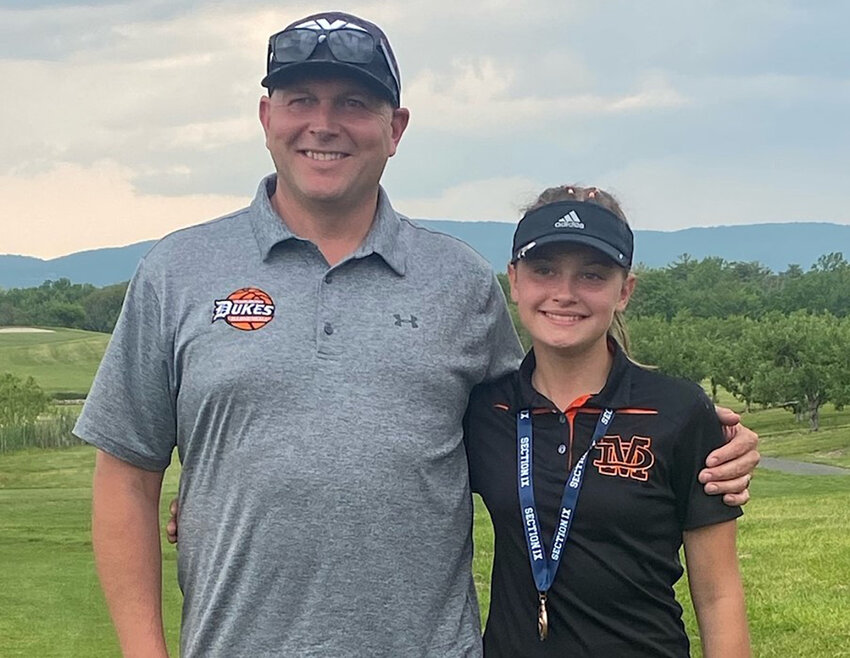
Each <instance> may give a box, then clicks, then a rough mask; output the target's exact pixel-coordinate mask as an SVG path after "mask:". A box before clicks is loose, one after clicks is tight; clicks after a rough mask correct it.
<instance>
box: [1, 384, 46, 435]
mask: <svg viewBox="0 0 850 658" xmlns="http://www.w3.org/2000/svg"><path fill="white" fill-rule="evenodd" d="M46 409H47V396H46V395H45V394H44V391H42V390H41V388H40V387H39V386H38V384H36V382H35V380H34V379H33V378H32V377H27V379H26V380H22V379H20V378H19V377H16V376H15V375H12V374H11V373H8V372H7V373H3V374H2V375H0V427H10V426H13V425H31V424H32V423H34V422H35V420H36V419H37V418H38V415H39V414H40V413H43V412H44V411H45V410H46Z"/></svg>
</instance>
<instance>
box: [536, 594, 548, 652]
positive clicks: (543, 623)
mask: <svg viewBox="0 0 850 658" xmlns="http://www.w3.org/2000/svg"><path fill="white" fill-rule="evenodd" d="M548 636H549V615H548V613H547V612H546V592H540V604H539V605H538V606H537V637H539V638H540V641H541V642H542V641H543V640H545V639H546V638H547V637H548Z"/></svg>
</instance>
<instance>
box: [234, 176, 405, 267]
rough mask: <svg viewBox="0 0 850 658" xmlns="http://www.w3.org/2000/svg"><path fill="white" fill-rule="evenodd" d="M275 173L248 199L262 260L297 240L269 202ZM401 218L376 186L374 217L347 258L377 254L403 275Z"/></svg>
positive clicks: (265, 179) (403, 252) (385, 194)
mask: <svg viewBox="0 0 850 658" xmlns="http://www.w3.org/2000/svg"><path fill="white" fill-rule="evenodd" d="M276 184H277V175H276V174H270V175H268V176H266V177H265V178H264V179H263V180H262V181H260V186H259V188H258V189H257V194H256V196H254V200H253V201H252V202H251V206H250V210H251V224H252V227H253V229H254V237H255V238H256V240H257V246H258V247H259V249H260V257H261V258H262V259H263V260H264V261H265V260H267V259H268V257H269V256H270V254H271V251H272V249H273V248H274V247H275V246H276V245H278V244H280V243H281V242H285V241H287V240H301V239H302V238H299V237H298V236H297V235H295V234H294V233H293V232H292V231H290V230H289V227H287V225H286V222H285V221H283V220H282V219H281V217H280V215H278V214H277V211H276V210H275V209H274V207H273V206H272V204H271V195H272V194H274V190H275V186H276ZM401 222H402V220H401V217H400V216H399V215H398V213H396V211H395V210H394V209H393V207H392V205H391V204H390V200H389V198H388V197H387V193H386V192H385V191H384V189H383V188H382V187H379V188H378V207H377V210H376V212H375V219H374V220H373V222H372V226H371V228H370V229H369V232H368V233H367V234H366V237H365V238H364V240H363V242H362V244H361V245H360V246H359V247H358V248H357V249H356V250H355V251H354V253H353V254H352V255H351V257H350V258H366V257H367V256H370V255H372V254H377V255H379V256H380V257H381V258H382V259H383V260H384V261H385V262H386V263H387V265H389V266H390V267H391V268H392V269H393V270H394V271H395V272H396V273H397V274H399V275H400V276H404V274H405V272H406V271H407V252H406V249H405V245H404V244H403V242H402V239H401V235H400V231H401Z"/></svg>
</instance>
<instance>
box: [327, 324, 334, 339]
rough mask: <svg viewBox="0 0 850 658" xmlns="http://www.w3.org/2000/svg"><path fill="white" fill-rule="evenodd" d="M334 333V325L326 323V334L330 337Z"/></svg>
mask: <svg viewBox="0 0 850 658" xmlns="http://www.w3.org/2000/svg"><path fill="white" fill-rule="evenodd" d="M333 332H334V328H333V325H332V324H331V323H330V322H325V333H326V334H327V335H328V336H330V335H331V334H333Z"/></svg>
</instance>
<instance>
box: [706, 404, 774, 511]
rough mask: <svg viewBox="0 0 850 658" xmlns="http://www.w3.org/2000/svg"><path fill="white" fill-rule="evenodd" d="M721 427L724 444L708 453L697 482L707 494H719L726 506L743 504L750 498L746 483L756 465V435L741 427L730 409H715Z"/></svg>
mask: <svg viewBox="0 0 850 658" xmlns="http://www.w3.org/2000/svg"><path fill="white" fill-rule="evenodd" d="M716 409H717V418H718V419H719V420H720V423H721V424H722V425H723V433H724V435H725V436H726V441H727V443H726V445H724V446H721V447H720V448H717V449H716V450H714V451H712V452H711V453H710V454H709V455H708V457H706V459H705V465H706V466H707V468H704V469H703V470H701V471H700V473H699V481H700V482H701V483H702V484H704V485H705V493H707V494H709V495H712V496H714V495H718V494H723V502H724V503H726V504H727V505H744V504H746V502H747V501H748V500H749V499H750V490H749V488H748V487H749V484H750V480H752V479H753V471H754V470H755V468H756V466H758V463H759V459H760V455H759V453H758V450H756V448H757V447H758V440H759V437H758V435H757V434H756V433H755V432H753V431H752V430H751V429H748V428H746V427H744V426H743V425H741V422H740V421H741V417H740V416H738V414H736V413H735V412H734V411H732V410H731V409H726V408H725V407H716Z"/></svg>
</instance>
